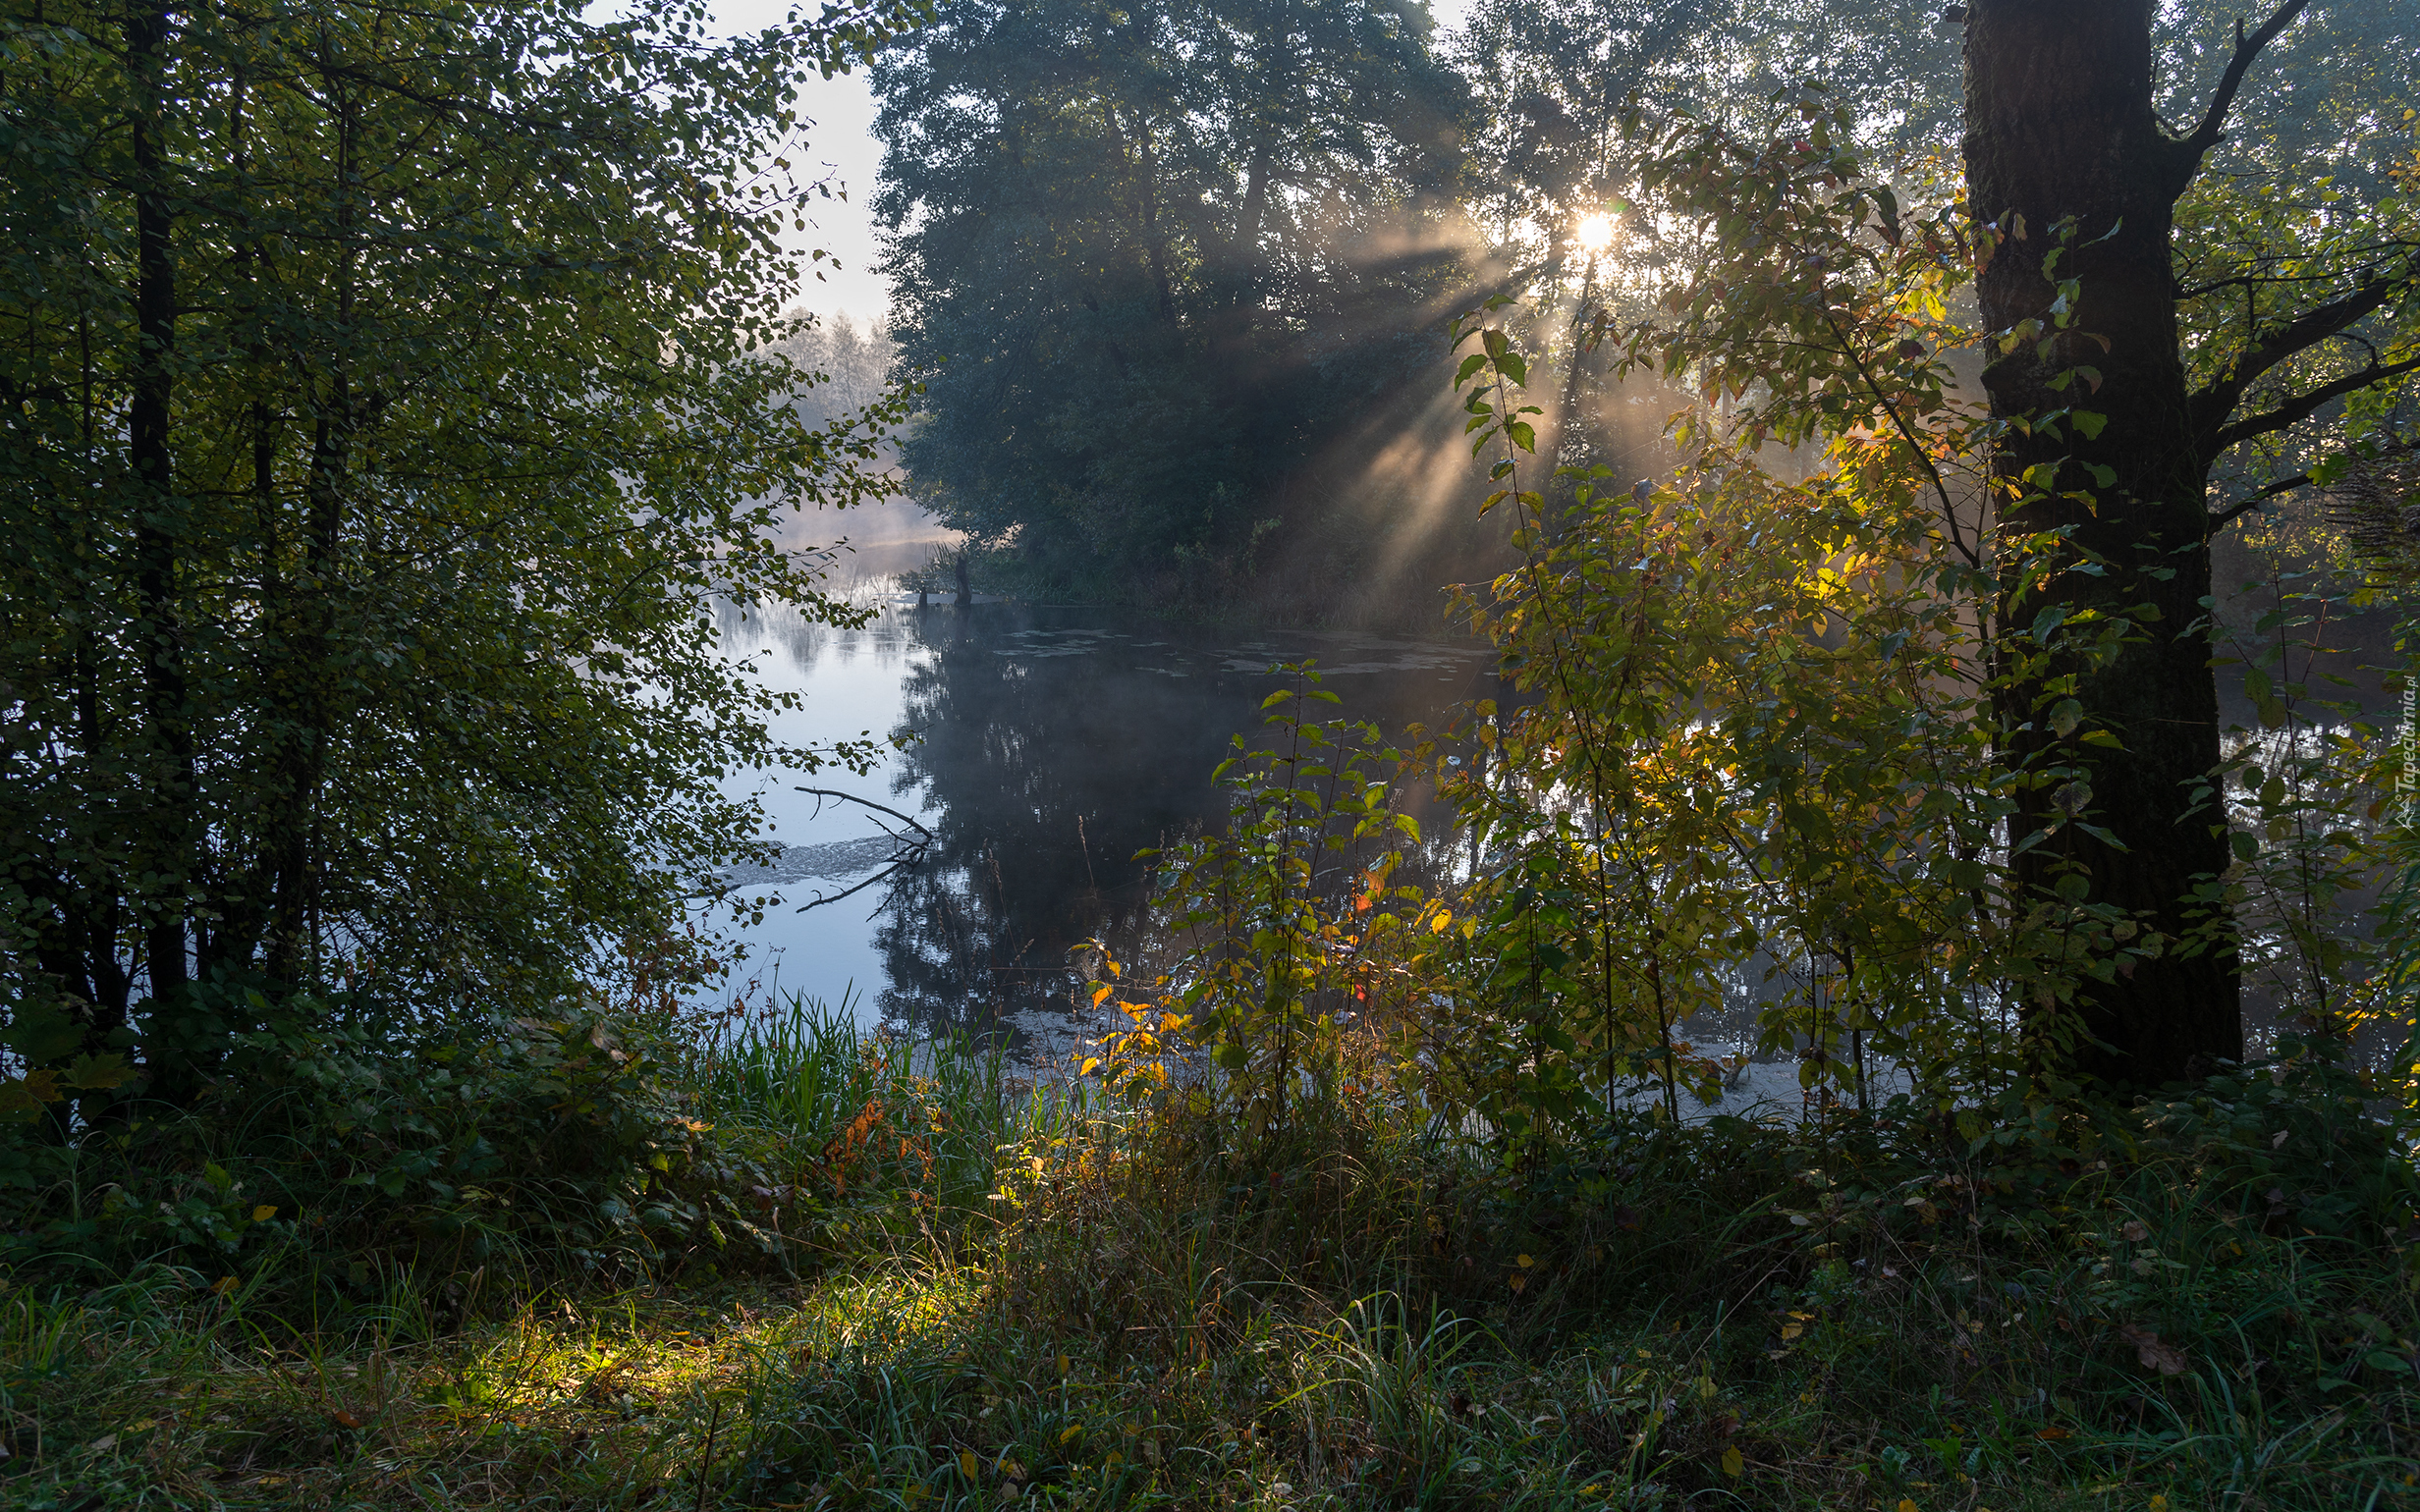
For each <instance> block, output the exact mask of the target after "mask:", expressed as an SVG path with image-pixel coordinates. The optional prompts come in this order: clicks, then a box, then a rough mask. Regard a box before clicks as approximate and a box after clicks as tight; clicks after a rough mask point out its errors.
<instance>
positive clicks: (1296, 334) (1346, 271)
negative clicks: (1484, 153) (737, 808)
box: [874, 0, 1462, 575]
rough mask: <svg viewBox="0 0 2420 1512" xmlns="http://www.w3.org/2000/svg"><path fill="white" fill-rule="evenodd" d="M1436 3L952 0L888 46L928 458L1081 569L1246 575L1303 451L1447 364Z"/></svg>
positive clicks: (1028, 542) (901, 314) (982, 532)
mask: <svg viewBox="0 0 2420 1512" xmlns="http://www.w3.org/2000/svg"><path fill="white" fill-rule="evenodd" d="M1427 31H1428V27H1427V22H1426V19H1425V17H1424V15H1423V14H1422V13H1421V12H1420V11H1418V10H1417V9H1415V8H1408V7H1400V6H1396V5H1391V4H1384V3H1373V0H1235V3H1221V4H1217V5H1212V6H1208V7H1200V6H1169V5H1164V4H1145V5H1141V6H1137V7H1130V8H1126V9H1115V10H1113V9H1106V8H1103V7H1100V6H1097V5H1092V4H1089V3H1086V0H1008V3H1002V0H958V3H954V4H950V5H946V6H944V7H943V8H942V10H941V12H940V14H939V16H938V19H937V20H936V21H935V23H934V24H933V26H932V27H929V28H927V29H926V30H924V31H922V32H920V33H918V34H917V35H916V36H914V37H913V38H911V39H909V40H908V41H906V42H903V43H902V44H900V45H898V46H897V47H895V48H894V49H892V50H890V51H888V52H886V53H885V54H884V55H883V57H882V59H881V60H880V61H879V62H878V63H877V64H876V66H875V71H874V82H875V87H876V90H877V91H878V93H879V95H880V97H881V99H882V101H883V106H882V113H881V117H880V120H879V123H878V125H877V128H876V130H877V134H878V135H880V136H881V138H882V140H883V142H884V146H885V156H884V169H883V189H882V191H881V194H880V195H879V197H878V198H877V200H876V202H875V203H876V213H877V215H878V217H879V219H880V221H881V222H882V224H883V225H884V226H886V227H887V228H889V236H890V242H889V248H890V249H889V252H888V262H887V264H886V266H887V270H888V271H889V272H890V274H891V275H892V277H893V278H894V279H895V280H896V281H897V301H898V302H897V313H896V316H895V320H896V327H895V330H896V334H897V336H898V339H899V341H900V343H901V351H902V360H903V362H904V363H906V364H907V366H908V368H910V369H912V370H914V371H916V372H917V373H919V374H920V375H921V376H922V377H923V378H924V381H925V382H926V384H927V386H928V392H927V395H926V398H925V402H924V405H923V413H922V420H921V423H920V426H919V429H918V430H917V431H916V432H915V434H914V435H913V436H912V437H911V438H910V439H909V440H908V443H907V445H906V447H905V456H906V459H907V461H908V466H909V468H910V470H911V472H912V474H913V476H914V477H915V479H916V486H917V488H918V490H919V493H920V495H921V496H922V497H923V498H924V499H925V500H926V501H927V502H928V503H929V504H930V505H931V506H932V507H933V508H934V509H935V510H936V511H937V512H938V513H940V514H941V515H942V517H943V518H945V519H946V520H948V522H949V523H951V524H952V525H955V526H957V527H959V528H961V529H963V530H965V531H967V532H968V533H969V534H970V535H972V536H974V537H976V538H977V539H979V540H986V541H995V542H996V541H1000V540H1003V539H1006V538H1008V537H1010V536H1011V535H1012V534H1014V535H1015V536H1016V538H1017V540H1018V544H1019V546H1020V548H1021V549H1022V550H1023V552H1024V553H1025V554H1026V555H1027V557H1028V558H1029V559H1030V560H1034V561H1037V562H1039V563H1042V564H1045V565H1046V566H1047V567H1050V568H1052V569H1055V570H1059V571H1063V572H1064V571H1073V572H1075V573H1077V574H1079V575H1081V574H1084V573H1094V574H1110V575H1114V574H1118V573H1130V572H1132V571H1134V570H1136V569H1137V568H1141V567H1166V566H1168V565H1170V564H1172V563H1176V562H1185V563H1190V564H1192V565H1193V567H1195V569H1197V570H1203V571H1208V572H1211V573H1213V574H1215V573H1217V572H1221V571H1226V572H1235V571H1239V570H1240V569H1241V568H1242V567H1243V566H1244V565H1245V564H1246V563H1247V562H1248V560H1249V558H1250V555H1251V552H1252V549H1253V546H1254V543H1255V541H1256V540H1258V539H1259V538H1260V536H1261V534H1262V533H1264V532H1265V531H1266V530H1268V529H1270V528H1273V527H1274V524H1275V521H1276V519H1277V517H1278V516H1279V515H1280V514H1282V513H1283V512H1284V505H1283V503H1282V501H1281V499H1280V498H1279V495H1280V494H1281V493H1282V489H1283V484H1284V481H1285V479H1286V478H1287V476H1288V474H1289V472H1290V471H1291V470H1292V469H1293V468H1294V467H1295V466H1297V465H1298V464H1299V462H1300V461H1301V459H1303V458H1304V457H1305V455H1306V454H1307V453H1308V452H1309V451H1310V450H1311V449H1312V448H1313V446H1314V445H1315V443H1316V440H1317V438H1319V437H1321V436H1322V435H1323V434H1325V433H1327V432H1330V431H1332V430H1334V429H1335V428H1336V427H1338V426H1339V425H1340V424H1342V423H1344V422H1346V421H1347V420H1348V419H1349V417H1351V416H1352V415H1353V414H1354V413H1355V412H1356V409H1357V408H1359V407H1362V406H1366V405H1368V404H1369V403H1370V402H1371V397H1372V396H1373V395H1374V394H1376V393H1380V392H1383V391H1386V390H1389V389H1390V388H1392V387H1393V386H1395V385H1399V384H1401V383H1403V382H1404V381H1405V380H1406V379H1407V377H1408V376H1409V375H1411V374H1413V373H1421V374H1425V372H1426V371H1427V363H1428V360H1429V359H1430V357H1431V356H1432V355H1433V351H1432V349H1431V347H1430V345H1429V344H1428V343H1427V342H1424V341H1423V340H1422V339H1421V336H1420V332H1421V331H1422V328H1423V327H1424V326H1426V325H1430V324H1432V323H1433V322H1434V320H1435V319H1436V317H1437V316H1438V315H1439V314H1440V313H1441V312H1442V305H1441V304H1440V303H1439V302H1438V301H1439V299H1440V297H1441V295H1442V292H1443V291H1444V290H1446V289H1448V288H1450V287H1452V286H1453V285H1454V284H1455V283H1456V281H1457V280H1458V277H1459V271H1458V269H1459V249H1460V239H1459V238H1458V237H1456V236H1454V235H1452V234H1450V232H1449V226H1450V223H1451V220H1452V217H1453V213H1454V211H1453V199H1452V189H1453V188H1454V183H1455V178H1456V173H1457V168H1458V161H1459V140H1460V135H1459V114H1460V111H1461V108H1462V91H1461V86H1460V83H1459V81H1458V80H1457V79H1456V78H1455V76H1454V75H1453V74H1451V73H1450V72H1449V71H1448V70H1446V69H1444V68H1443V67H1441V66H1440V65H1439V64H1438V63H1437V62H1436V61H1435V60H1434V59H1433V58H1432V57H1431V56H1430V54H1429V51H1428V48H1427Z"/></svg>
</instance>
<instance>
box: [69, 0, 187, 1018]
mask: <svg viewBox="0 0 2420 1512" xmlns="http://www.w3.org/2000/svg"><path fill="white" fill-rule="evenodd" d="M167 40H168V13H167V10H166V9H165V8H164V7H160V6H139V7H138V8H137V9H136V10H135V12H134V13H133V14H132V15H131V16H130V17H129V18H128V21H127V27H126V47H127V73H128V77H129V81H130V82H131V83H132V84H133V86H134V99H135V110H134V121H133V141H132V144H133V155H134V167H135V175H136V184H135V289H134V295H135V301H134V302H135V327H136V331H135V342H136V350H135V351H134V353H133V358H134V361H133V366H134V372H135V381H134V384H133V386H132V394H131V396H130V404H129V406H128V415H127V441H128V452H129V458H130V460H131V462H132V464H133V471H134V477H133V479H132V480H131V486H132V488H133V489H134V490H136V527H135V540H134V548H135V559H136V573H135V579H136V581H135V586H136V594H137V598H138V606H139V608H138V614H139V616H140V619H139V622H138V626H137V629H136V633H137V635H138V638H139V639H140V640H141V642H142V644H143V647H144V655H143V714H144V719H145V721H146V723H147V725H148V727H149V729H148V734H149V743H150V747H151V750H150V758H151V767H152V771H151V774H150V782H149V784H148V787H149V790H148V792H147V794H146V797H147V800H148V801H147V803H146V805H145V810H146V811H145V813H144V816H143V817H144V827H145V830H146V831H147V832H148V833H147V835H146V837H145V840H146V843H145V844H144V845H143V846H142V851H143V858H144V861H145V862H146V863H147V864H148V865H149V866H150V867H151V868H152V869H153V871H154V875H155V876H156V878H157V879H158V884H157V886H155V887H154V888H152V889H150V890H149V891H152V892H153V894H154V899H155V900H154V902H153V905H152V906H153V913H152V916H151V917H150V919H149V920H147V921H146V923H145V926H144V932H143V935H144V939H143V965H144V969H145V971H146V973H147V975H148V976H149V978H150V987H151V996H152V997H153V998H155V999H161V1000H172V999H176V998H177V997H179V996H180V995H182V994H183V992H184V990H185V987H186V984H187V982H188V980H189V973H188V965H187V957H186V946H187V937H188V931H187V919H186V906H185V899H184V897H183V884H184V882H185V881H186V879H188V878H189V877H190V876H191V875H192V849H193V844H192V841H193V836H192V828H193V826H192V813H191V806H192V791H193V781H192V779H193V737H192V728H191V725H190V710H189V707H188V706H189V702H190V700H189V698H188V689H187V687H186V675H185V646H184V631H183V626H182V624H181V622H180V616H179V595H178V586H177V567H178V562H177V559H178V529H177V525H178V516H179V511H178V506H177V499H176V478H175V470H174V465H173V454H172V452H171V449H170V443H169V426H170V411H171V406H172V404H173V402H174V398H175V349H176V331H177V290H176V263H175V259H174V256H173V255H172V247H171V237H172V235H173V232H174V215H173V212H172V210H171V208H170V205H169V196H168V189H167V167H166V164H165V161H164V159H163V156H162V152H161V137H162V135H163V126H164V121H163V116H164V113H165V108H166V107H165V99H164V95H165V90H164V88H163V86H162V83H161V80H160V71H161V69H162V67H163V65H164V53H165V49H166V45H167ZM118 1027H121V1026H120V1025H116V1024H104V1023H102V1022H101V1021H100V1020H99V1019H97V1018H96V1019H95V1020H94V1023H93V1030H92V1032H93V1034H94V1036H95V1037H96V1038H97V1037H99V1036H102V1035H105V1034H106V1033H107V1032H108V1031H109V1030H111V1029H115V1028H118Z"/></svg>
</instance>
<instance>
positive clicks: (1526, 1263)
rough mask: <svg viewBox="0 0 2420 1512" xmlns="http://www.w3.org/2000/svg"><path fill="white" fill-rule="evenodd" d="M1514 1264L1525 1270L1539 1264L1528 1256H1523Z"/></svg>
mask: <svg viewBox="0 0 2420 1512" xmlns="http://www.w3.org/2000/svg"><path fill="white" fill-rule="evenodd" d="M1513 1264H1514V1265H1516V1266H1518V1267H1520V1268H1521V1269H1523V1270H1526V1269H1529V1268H1530V1267H1531V1266H1534V1265H1536V1264H1537V1262H1536V1261H1534V1260H1532V1259H1530V1258H1529V1257H1528V1256H1526V1255H1523V1256H1521V1257H1520V1258H1519V1259H1518V1260H1515V1261H1513Z"/></svg>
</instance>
